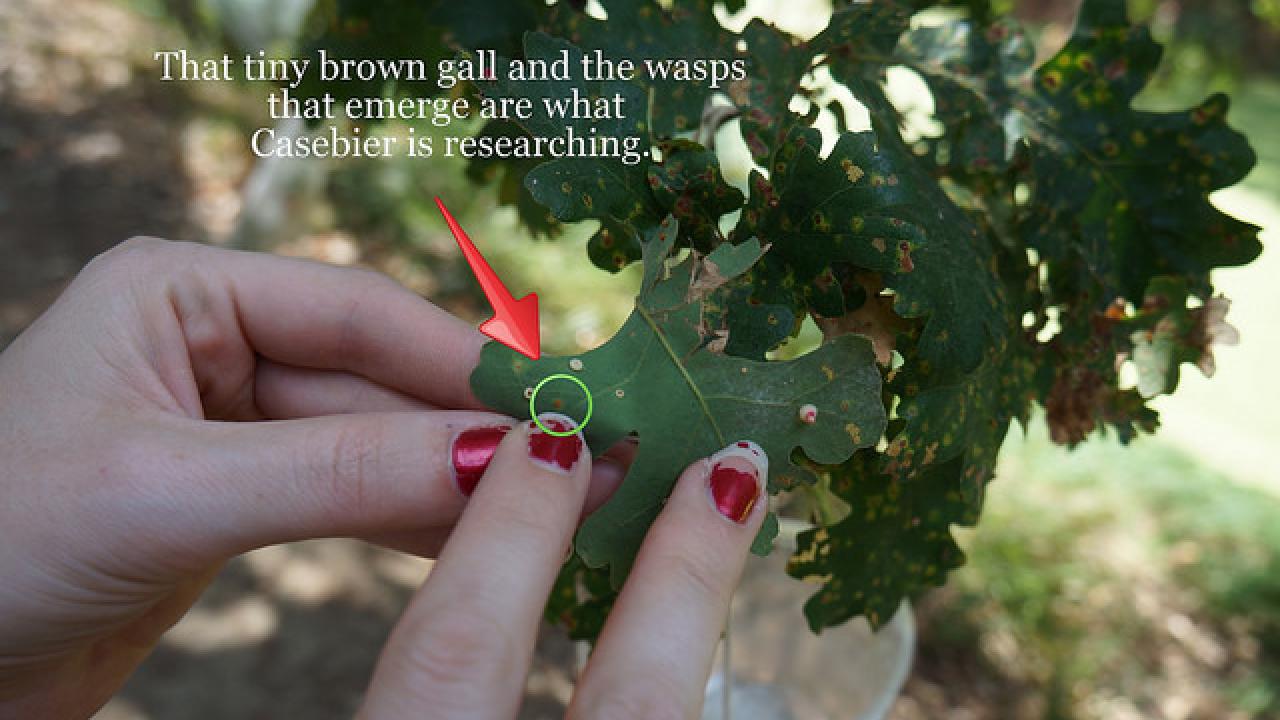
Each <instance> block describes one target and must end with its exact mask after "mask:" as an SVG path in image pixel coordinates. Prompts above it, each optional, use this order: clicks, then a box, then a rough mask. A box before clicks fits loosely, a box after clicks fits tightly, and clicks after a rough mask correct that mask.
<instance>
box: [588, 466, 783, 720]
mask: <svg viewBox="0 0 1280 720" xmlns="http://www.w3.org/2000/svg"><path fill="white" fill-rule="evenodd" d="M767 477H768V458H767V457H766V456H765V454H764V451H763V450H761V449H760V448H759V447H758V446H757V445H756V444H755V443H748V442H739V443H735V444H733V445H730V446H729V447H728V448H725V449H724V450H722V451H720V452H719V453H717V454H715V455H713V456H712V457H711V458H710V459H708V460H703V461H699V462H697V463H694V464H693V465H691V466H690V467H689V468H688V469H687V470H686V471H685V472H684V474H683V475H681V477H680V480H679V482H677V483H676V487H675V490H674V491H673V492H672V494H671V498H670V499H669V500H668V501H667V506H666V507H665V508H664V509H663V511H662V514H661V515H659V516H658V519H657V520H655V521H654V523H653V526H652V527H651V528H650V529H649V532H648V534H647V535H646V536H645V541H644V544H643V545H642V546H641V548H640V553H639V555H637V556H636V563H635V566H634V567H633V568H632V569H631V574H630V575H629V576H628V577H627V581H626V583H625V584H624V585H623V588H622V593H621V594H620V595H619V597H618V601H617V604H616V605H615V606H614V608H613V611H612V612H611V613H610V615H609V620H608V622H607V623H606V624H605V627H604V631H603V633H602V634H601V636H600V640H599V642H598V643H597V644H596V649H595V652H594V653H592V655H591V661H590V663H588V665H587V669H586V672H585V674H584V675H583V678H582V681H581V682H580V683H579V686H578V690H577V692H576V693H575V695H574V698H573V703H572V706H571V707H570V710H569V715H570V716H571V717H580V718H595V717H612V716H614V715H617V714H618V713H619V712H620V711H621V710H629V711H630V712H623V713H621V714H622V715H625V716H627V717H664V718H676V717H686V718H693V717H698V716H699V714H700V712H701V707H702V700H703V697H704V694H705V689H706V682H707V677H708V675H709V674H710V671H711V661H712V658H713V657H714V655H715V648H716V643H717V642H718V641H719V638H720V634H721V631H722V630H723V629H724V624H725V618H726V617H727V615H728V612H729V601H730V599H731V598H732V595H733V589H734V588H735V587H736V586H737V584H738V580H739V578H740V577H741V575H742V568H743V565H744V564H745V562H746V557H747V553H748V552H749V551H750V548H751V541H752V539H753V538H754V537H755V534H756V532H757V531H758V530H759V529H760V524H761V523H762V522H763V521H764V516H765V513H766V510H765V506H766V504H767V503H765V502H759V499H760V498H761V497H763V487H764V478H767Z"/></svg>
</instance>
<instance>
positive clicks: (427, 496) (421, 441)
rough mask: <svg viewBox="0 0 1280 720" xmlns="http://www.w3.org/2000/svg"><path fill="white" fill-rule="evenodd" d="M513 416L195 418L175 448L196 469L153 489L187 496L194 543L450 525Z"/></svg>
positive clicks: (222, 550)
mask: <svg viewBox="0 0 1280 720" xmlns="http://www.w3.org/2000/svg"><path fill="white" fill-rule="evenodd" d="M514 422H515V421H514V420H512V419H511V418H509V417H505V416H502V415H495V414H491V413H479V412H470V411H437V412H428V413H366V414H356V415H333V416H327V417H315V418H304V419H299V420H287V421H268V422H257V423H212V422H192V423H191V426H190V427H189V429H188V430H186V431H185V434H184V435H183V436H182V437H178V438H175V443H176V444H180V447H179V448H178V449H177V450H176V451H175V455H176V454H177V453H181V454H182V456H183V461H182V463H181V466H180V467H181V468H182V472H186V473H189V474H191V475H192V476H193V477H191V478H190V479H189V481H188V482H181V483H175V482H171V481H169V480H168V479H165V480H163V481H157V482H156V485H157V486H158V487H156V488H155V490H154V491H155V492H156V493H169V494H170V495H176V494H177V493H182V497H181V498H176V497H175V498H173V503H172V504H173V505H174V506H175V507H177V508H178V513H179V514H178V515H174V516H173V517H174V519H173V520H168V519H166V520H168V521H171V522H173V521H179V520H180V521H181V522H183V523H185V524H187V525H189V528H187V529H186V530H185V532H186V533H187V534H188V536H190V537H191V539H192V542H191V546H192V547H202V548H208V549H209V552H213V553H217V554H218V555H219V556H228V555H234V554H236V553H240V552H244V551H245V550H249V549H252V548H256V547H261V546H263V545H268V544H274V543H279V542H288V541H292V540H301V539H305V538H312V537H333V536H354V537H362V536H365V535H373V534H382V533H395V532H399V531H410V530H420V529H423V528H430V527H448V526H452V525H453V523H454V522H455V521H456V520H457V518H458V516H459V515H460V514H461V512H462V509H463V507H465V505H466V502H467V493H466V490H468V489H469V486H470V485H474V481H473V480H472V478H475V477H477V476H478V475H479V474H480V473H483V472H484V469H485V467H486V466H487V464H488V462H489V459H490V458H491V457H492V456H493V452H494V451H495V450H496V449H497V446H498V443H499V442H500V441H501V440H502V437H503V435H504V434H505V433H506V432H507V431H508V429H509V428H510V426H511V425H512V424H513V423H514ZM193 453H198V454H195V455H193ZM196 540H199V542H196Z"/></svg>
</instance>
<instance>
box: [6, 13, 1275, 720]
mask: <svg viewBox="0 0 1280 720" xmlns="http://www.w3.org/2000/svg"><path fill="white" fill-rule="evenodd" d="M149 9H154V7H153V6H152V5H149V4H147V3H141V2H127V3H122V2H103V1H100V0H59V1H57V2H55V1H54V0H9V1H8V2H5V3H3V4H0V258H3V260H2V261H0V347H3V346H4V345H5V344H7V342H8V341H9V340H10V339H11V338H12V337H13V336H14V335H15V334H16V333H17V332H20V331H21V329H22V328H23V327H24V326H25V325H26V324H28V323H29V322H30V321H31V319H32V318H34V317H35V316H36V314H38V313H39V311H40V310H41V309H42V308H43V307H45V306H46V305H47V303H48V302H50V301H51V300H52V298H54V297H56V295H57V293H58V291H59V290H60V288H61V287H62V286H63V284H64V283H65V282H66V281H67V279H68V278H69V277H71V276H72V275H73V274H74V273H75V272H76V271H77V270H78V269H79V268H80V267H81V266H82V265H83V264H84V263H85V262H86V261H87V260H88V259H90V258H91V257H92V256H93V255H95V254H96V253H98V252H100V251H101V250H103V249H105V248H107V247H110V246H111V245H113V244H114V243H116V242H119V241H120V240H122V239H124V238H125V237H128V236H129V235H132V234H137V233H145V234H153V235H161V236H166V237H173V238H181V239H188V240H197V241H202V242H211V243H217V244H231V245H247V246H253V247H262V248H265V249H271V250H274V251H277V252H284V253H289V254H299V255H308V256H312V257H318V258H321V259H324V260H327V261H330V262H340V263H357V262H358V263H363V264H368V265H371V266H374V267H378V268H381V269H383V270H385V271H387V272H389V273H391V274H393V275H395V276H396V277H397V278H399V279H401V280H402V281H403V282H405V283H406V284H408V285H409V286H410V287H412V288H414V289H415V290H417V291H418V292H421V293H423V294H425V295H427V296H429V297H431V298H432V299H433V300H435V301H437V302H439V303H441V304H442V305H444V306H445V307H448V308H449V309H451V310H453V311H454V312H457V313H459V314H461V315H463V316H464V317H468V318H471V319H480V318H481V312H482V306H481V305H480V304H479V302H478V298H477V297H476V295H475V291H474V287H473V284H472V282H471V280H470V277H469V275H468V274H467V273H466V272H465V270H463V268H461V266H460V265H459V261H458V258H457V255H456V251H455V249H454V246H453V242H452V240H451V239H450V238H449V237H448V235H447V234H446V233H445V232H444V229H443V227H442V226H441V225H440V224H439V222H438V221H437V220H436V217H435V214H434V210H433V208H432V206H431V205H430V198H431V197H432V196H433V195H434V194H442V195H444V196H445V197H447V198H451V200H450V202H451V206H454V208H455V211H457V212H458V213H459V214H460V215H462V216H463V217H464V222H465V223H466V224H467V226H468V228H470V229H472V233H473V235H475V236H477V237H484V238H485V239H486V243H487V245H486V247H487V248H488V247H492V248H493V251H492V254H493V257H492V258H491V260H492V261H493V263H494V264H495V265H497V266H498V267H499V268H500V269H501V270H502V271H503V272H504V276H506V277H510V278H512V280H511V284H512V286H513V287H512V289H513V291H516V292H521V291H527V290H530V289H534V288H536V289H537V290H538V291H539V293H540V294H541V295H542V296H543V298H544V302H545V307H546V309H547V312H546V320H545V322H546V323H547V330H548V332H547V336H548V338H554V339H555V340H554V342H553V343H552V344H551V347H550V348H549V349H551V350H573V349H577V348H581V347H590V346H593V345H595V344H598V343H599V342H602V341H603V340H604V339H605V338H606V337H608V335H609V333H610V332H611V331H612V329H614V328H616V327H617V325H618V324H619V323H620V322H621V320H622V319H623V315H624V313H625V311H626V309H627V306H628V305H627V303H628V302H629V299H630V297H631V296H632V294H633V290H634V284H635V282H636V278H635V277H634V276H633V275H624V276H623V277H621V278H617V277H609V276H606V275H605V274H603V273H599V272H597V271H594V270H593V269H591V268H590V267H589V265H588V263H587V261H586V258H585V256H584V254H583V253H582V251H581V247H582V244H581V238H580V237H577V236H573V235H572V234H571V235H570V236H568V237H565V238H564V239H563V240H561V241H558V242H555V243H539V244H536V245H531V244H530V243H529V241H528V240H526V239H525V238H524V237H523V236H522V235H521V234H520V233H519V232H518V231H517V230H516V229H515V224H514V221H513V218H512V217H511V216H510V215H509V214H508V213H506V212H505V211H501V210H495V209H494V206H493V199H492V197H491V195H489V194H488V193H481V192H476V191H474V190H473V189H472V188H471V187H470V186H468V185H467V184H466V182H465V180H463V179H461V177H460V176H459V172H457V171H458V170H459V168H457V167H445V166H443V165H440V164H436V165H433V166H432V172H431V173H429V174H428V173H423V172H421V171H420V170H419V169H418V168H416V167H415V166H412V165H411V164H409V163H405V162H389V163H346V164H343V165H341V166H336V167H327V166H314V165H311V166H305V167H302V168H300V169H299V168H293V169H290V168H282V167H279V166H275V167H272V166H262V165H259V166H255V165H253V164H252V163H251V162H250V160H249V158H248V157H246V153H245V151H244V147H245V137H244V134H243V133H244V127H245V122H246V118H251V117H254V115H253V113H254V109H253V108H254V98H252V97H246V93H237V92H228V91H226V90H218V89H216V88H209V87H203V88H177V87H174V86H169V87H163V86H161V84H160V83H158V82H156V81H155V80H153V79H152V77H153V74H152V73H151V72H150V63H151V57H150V53H151V51H152V50H154V49H155V48H157V47H162V46H165V47H167V46H171V45H174V44H178V43H182V42H184V41H183V40H182V37H181V35H180V34H179V32H178V31H177V30H176V29H174V28H173V27H171V26H170V25H169V24H167V23H164V22H160V21H158V20H157V19H156V18H155V17H151V16H150V15H149V14H148V13H149V11H150V10H149ZM801 25H803V23H801ZM1177 80H1178V77H1177V73H1174V77H1173V79H1172V80H1171V81H1170V82H1169V83H1168V84H1167V85H1166V86H1165V87H1164V88H1162V89H1161V90H1159V91H1158V92H1154V93H1150V94H1149V96H1148V97H1145V98H1144V102H1146V103H1148V104H1149V105H1150V106H1151V107H1159V106H1167V105H1172V104H1177V103H1183V104H1184V105H1185V104H1186V102H1188V101H1189V100H1192V99H1195V98H1196V96H1199V95H1202V94H1203V92H1204V91H1205V90H1206V88H1205V87H1201V86H1196V85H1194V84H1191V85H1180V84H1179V83H1178V82H1177ZM1230 90H1231V92H1232V95H1233V111H1232V112H1233V117H1234V119H1235V123H1236V124H1237V125H1238V126H1239V127H1240V128H1241V129H1243V130H1244V131H1245V132H1246V133H1247V134H1248V135H1249V136H1250V138H1251V139H1252V140H1253V142H1254V144H1255V146H1256V147H1257V149H1258V151H1259V156H1260V158H1261V164H1260V166H1259V168H1258V169H1257V170H1256V171H1255V172H1254V173H1253V175H1251V176H1250V178H1249V180H1248V181H1247V182H1246V183H1245V184H1244V185H1243V186H1241V187H1240V188H1236V189H1232V190H1231V191H1228V192H1224V193H1222V194H1221V197H1220V198H1218V201H1219V202H1220V204H1221V205H1222V206H1223V207H1224V208H1226V209H1228V210H1230V211H1231V212H1234V213H1236V214H1238V215H1239V216H1241V217H1243V218H1245V219H1248V220H1251V221H1253V222H1255V223H1259V224H1261V225H1263V226H1264V227H1267V228H1280V136H1278V135H1276V133H1275V132H1274V131H1273V128H1272V124H1273V122H1274V120H1273V119H1274V118H1275V117H1276V116H1277V114H1278V113H1280V84H1277V83H1275V82H1270V81H1268V82H1262V81H1258V80H1249V81H1244V82H1243V83H1241V84H1238V85H1236V86H1234V87H1231V88H1230ZM282 187H283V188H285V190H286V191H284V192H281V191H280V190H279V188H282ZM452 198H457V200H456V201H455V200H453V199H452ZM1274 239H1275V236H1274V233H1271V234H1269V235H1264V241H1266V242H1270V241H1272V240H1274ZM531 248H532V249H531ZM1278 274H1280V260H1277V256H1276V254H1275V253H1274V252H1267V253H1264V255H1263V257H1262V258H1261V259H1260V260H1259V261H1258V262H1257V263H1255V264H1254V265H1251V266H1249V267H1247V268H1243V269H1237V270H1229V271H1224V272H1221V273H1220V274H1218V275H1217V277H1216V281H1217V283H1218V285H1219V286H1220V288H1221V289H1222V291H1224V292H1225V293H1227V294H1228V295H1229V296H1230V297H1232V298H1233V299H1234V301H1235V304H1234V306H1233V308H1232V312H1231V315H1230V317H1229V319H1230V320H1231V322H1233V324H1235V325H1237V326H1238V327H1239V328H1240V330H1241V333H1242V335H1243V342H1242V344H1241V345H1240V346H1239V347H1236V348H1224V349H1222V350H1220V351H1219V352H1218V355H1217V359H1218V368H1219V373H1218V375H1219V376H1218V377H1216V378H1214V379H1213V380H1205V379H1203V378H1200V377H1198V375H1197V374H1196V373H1195V371H1194V370H1190V369H1188V370H1187V371H1186V372H1184V374H1183V383H1182V387H1181V388H1180V389H1179V392H1178V394H1177V395H1176V396H1175V397H1173V398H1170V399H1168V400H1167V401H1163V402H1162V404H1161V410H1162V411H1163V418H1164V423H1165V428H1164V430H1162V432H1161V434H1160V435H1158V436H1157V437H1155V438H1148V439H1143V440H1140V441H1139V442H1137V443H1135V445H1134V446H1133V447H1131V448H1127V449H1126V448H1120V447H1118V446H1117V445H1116V444H1114V443H1113V442H1109V441H1107V440H1105V439H1104V440H1096V441H1093V442H1090V443H1089V444H1087V445H1086V446H1085V447H1083V448H1081V449H1079V450H1077V451H1075V452H1072V453H1068V452H1067V451H1065V450H1063V449H1061V448H1058V447H1055V446H1052V445H1051V444H1050V443H1049V442H1048V441H1047V439H1046V438H1045V432H1044V429H1043V427H1042V426H1041V425H1040V424H1038V423H1033V425H1032V427H1031V428H1030V430H1029V431H1028V432H1027V434H1026V437H1021V436H1019V437H1014V438H1011V439H1010V441H1009V442H1008V444H1007V445H1006V448H1005V451H1004V454H1003V456H1002V464H1001V468H1000V472H999V474H998V476H997V480H996V482H995V483H994V484H993V485H992V486H991V491H990V494H989V506H988V509H987V512H986V514H985V516H984V519H983V523H982V526H981V528H980V529H979V530H977V531H966V532H965V533H964V537H963V544H964V545H965V547H966V549H967V551H968V552H969V554H970V558H971V562H970V564H969V565H968V566H967V567H966V568H965V569H963V570H961V571H959V572H957V573H956V574H955V576H954V578H953V581H952V582H951V583H950V584H949V585H948V586H947V587H946V588H945V589H943V590H941V591H938V592H935V593H933V594H932V595H930V596H928V597H927V598H925V599H924V600H923V601H922V602H921V603H920V604H919V606H918V609H917V619H918V622H919V624H920V645H919V650H918V658H917V662H916V665H915V668H914V671H913V674H912V677H911V679H910V681H909V682H908V685H907V688H906V691H905V693H904V695H903V697H902V698H901V699H900V700H899V702H898V704H897V706H896V707H895V710H894V712H893V715H892V717H893V718H895V719H896V720H915V719H917V718H962V719H966V720H967V719H972V720H980V719H986V718H991V719H996V718H1116V719H1119V720H1124V719H1127V718H1171V719H1177V720H1181V719H1186V718H1206V719H1209V718H1212V719H1215V720H1216V719H1217V718H1277V717H1280V473H1277V472H1276V471H1275V469H1274V463H1273V462H1272V453H1273V452H1274V450H1273V449H1274V447H1275V442H1276V438H1280V420H1278V419H1277V417H1280V415H1278V414H1277V413H1276V411H1275V408H1276V407H1278V406H1280V381H1278V380H1277V378H1276V376H1275V374H1274V372H1273V371H1272V370H1271V368H1272V367H1273V365H1274V361H1273V358H1275V357H1277V356H1278V353H1280V327H1277V320H1276V318H1275V315H1274V313H1275V309H1276V308H1277V307H1280V284H1278V283H1276V282H1275V281H1274V280H1273V278H1275V277H1277V275H1278ZM548 277H560V278H565V279H566V281H565V282H563V283H559V284H557V285H554V286H550V287H548V286H547V283H546V282H545V279H546V278H548ZM583 297H589V298H592V299H593V300H594V302H591V303H582V302H581V298H583ZM426 569H427V568H426V565H425V563H423V562H421V561H417V560H412V559H408V558H405V557H403V556H400V555H397V554H394V553H390V552H386V551H382V550H378V549H373V548H369V547H366V546H363V545H360V544H357V543H354V542H347V541H320V542H311V543H302V544H298V545H294V546H288V547H280V548H271V549H267V550H263V551H259V552H256V553H252V554H250V555H248V556H246V557H244V558H240V559H237V560H235V561H233V562H231V563H230V564H229V565H228V567H227V570H226V571H225V572H224V573H223V575H222V576H221V577H220V578H219V579H218V581H217V582H216V583H215V585H214V586H213V588H212V589H211V591H210V592H209V593H208V594H207V595H206V597H205V598H203V599H202V600H201V602H200V603H199V605H198V606H197V607H196V608H195V609H194V610H193V611H192V613H191V614H190V615H189V616H188V617H187V618H186V619H185V620H184V621H183V622H182V623H181V624H180V625H179V626H178V627H177V628H175V630H174V631H173V632H172V633H171V634H170V635H169V636H168V637H167V638H166V640H165V642H164V645H163V646H162V647H161V649H160V650H159V651H158V652H157V653H156V654H155V655H154V656H153V657H152V658H150V659H149V660H148V661H147V663H146V664H145V665H144V666H143V668H142V669H141V670H140V671H139V673H138V674H137V675H136V676H135V677H134V678H133V679H132V680H131V681H130V683H129V684H128V686H127V687H126V688H125V690H124V691H123V692H122V693H121V695H120V697H119V698H117V699H116V700H115V701H113V702H112V703H111V704H110V705H109V706H108V707H107V708H106V709H105V710H104V711H103V713H102V714H101V717H102V718H109V719H111V720H119V719H124V718H179V719H181V720H200V719H202V718H223V717H244V718H268V717H308V718H331V717H332V718H337V717H348V716H349V715H350V714H351V711H352V709H353V708H354V707H355V706H356V704H357V703H358V702H359V698H360V694H361V692H362V691H363V688H364V686H365V684H366V682H367V679H368V676H369V673H370V672H371V670H372V666H373V662H374V659H375V657H376V654H377V651H378V649H379V647H380V646H381V643H382V641H383V640H384V638H385V635H386V633H387V631H388V629H389V628H390V626H391V623H392V622H393V621H394V619H395V617H396V616H397V614H398V613H399V611H400V609H401V608H402V607H403V604H404V602H405V600H406V599H407V597H408V596H409V594H410V593H411V592H412V589H413V588H414V587H415V586H416V585H417V584H418V583H419V582H420V580H421V578H422V577H423V575H424V574H425V572H426ZM776 582H778V583H783V582H788V581H787V580H785V579H783V578H781V577H779V578H777V579H776ZM796 617H798V616H796ZM796 617H792V618H787V621H788V622H792V623H794V622H795V619H796ZM572 655H573V649H572V647H571V646H570V645H569V644H568V643H567V642H566V641H564V640H563V638H561V637H560V636H559V635H558V634H556V633H555V632H554V631H549V632H548V633H546V639H545V641H544V645H543V647H542V648H541V649H540V652H539V662H538V666H537V667H536V668H535V671H534V673H533V674H532V675H531V678H530V691H531V692H530V698H531V700H530V703H529V706H528V708H527V709H526V716H527V717H556V716H558V715H559V712H560V708H561V707H562V705H561V703H562V702H563V700H564V698H565V697H567V694H568V692H569V691H570V687H571V684H570V683H571V678H570V676H569V674H568V671H567V669H568V668H570V667H572ZM840 670H841V668H840V667H836V668H834V669H833V670H832V672H833V673H837V674H836V675H835V676H834V677H833V679H832V682H833V683H838V682H841V679H840V677H839V675H838V672H839V671H840Z"/></svg>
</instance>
